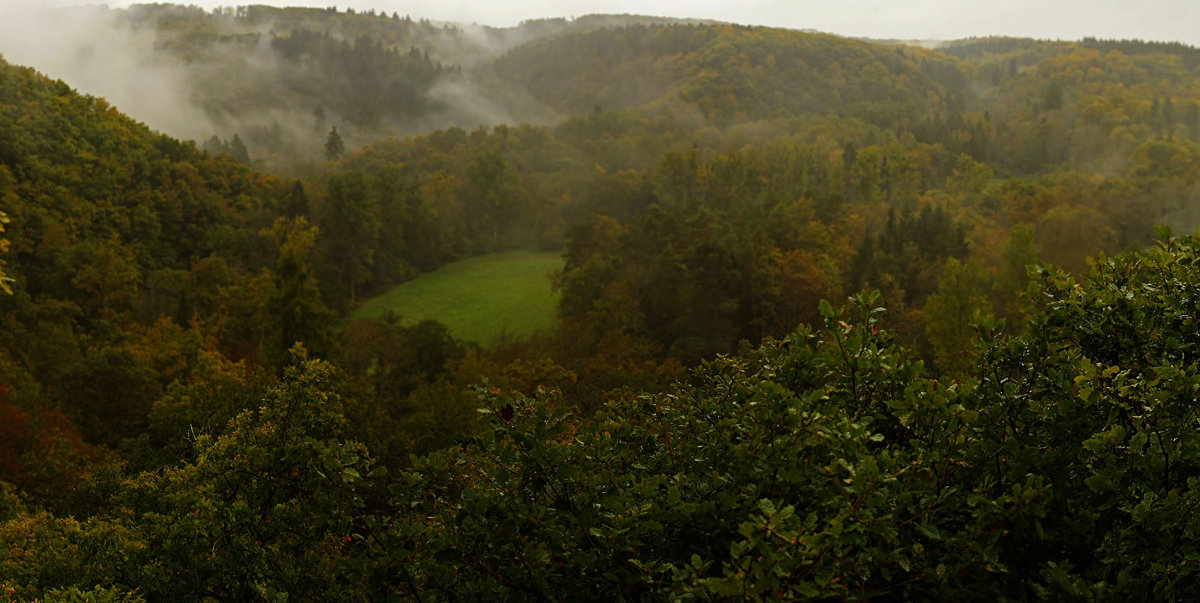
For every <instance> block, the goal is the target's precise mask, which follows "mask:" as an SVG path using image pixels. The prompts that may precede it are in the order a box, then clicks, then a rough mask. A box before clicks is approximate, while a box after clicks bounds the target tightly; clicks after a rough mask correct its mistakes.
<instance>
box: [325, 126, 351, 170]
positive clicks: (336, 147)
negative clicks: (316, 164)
mask: <svg viewBox="0 0 1200 603" xmlns="http://www.w3.org/2000/svg"><path fill="white" fill-rule="evenodd" d="M345 153H346V144H345V143H344V142H342V135H341V134H338V131H337V126H334V127H333V129H331V130H329V138H326V139H325V159H326V160H327V161H335V160H337V159H341V157H342V155H344V154H345Z"/></svg>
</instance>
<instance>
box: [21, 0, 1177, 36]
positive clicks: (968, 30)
mask: <svg viewBox="0 0 1200 603" xmlns="http://www.w3.org/2000/svg"><path fill="white" fill-rule="evenodd" d="M14 1H16V0H0V3H3V4H7V3H10V2H14ZM49 3H55V4H83V3H89V2H87V1H86V0H84V1H82V2H81V0H49V1H46V2H43V4H49ZM179 3H181V4H197V5H200V6H204V7H206V8H212V7H214V6H222V5H223V6H231V5H235V4H272V5H278V6H319V7H325V6H330V5H336V6H338V7H339V8H345V7H347V6H349V7H353V8H355V9H356V10H357V9H363V10H365V9H368V8H374V9H376V10H384V11H387V12H388V13H391V12H393V11H396V12H399V13H400V14H402V15H403V14H408V15H411V16H413V17H414V18H422V17H423V18H428V19H435V20H445V21H462V22H474V23H482V24H487V25H496V26H511V25H515V24H517V23H518V22H520V21H523V20H525V19H533V18H541V17H575V16H580V15H586V14H589V13H636V14H643V15H655V16H674V17H700V18H708V19H719V20H722V21H731V22H735V23H746V24H754V25H772V26H779V27H790V28H795V29H817V30H821V31H827V32H832V33H836V34H841V35H846V36H865V37H872V38H900V39H953V38H961V37H968V36H985V35H1010V36H1031V37H1036V38H1056V39H1079V38H1081V37H1084V36H1095V37H1100V38H1141V39H1147V40H1174V41H1181V42H1185V43H1188V44H1191V45H1197V46H1200V0H1144V1H1143V2H1135V1H1133V0H741V1H731V0H500V1H497V0H292V1H279V0H258V1H257V2H230V1H228V0H225V1H221V0H192V1H191V2H187V1H186V0H183V1H181V2H179ZM107 4H108V5H109V6H126V5H128V4H130V2H128V1H122V0H109V2H107Z"/></svg>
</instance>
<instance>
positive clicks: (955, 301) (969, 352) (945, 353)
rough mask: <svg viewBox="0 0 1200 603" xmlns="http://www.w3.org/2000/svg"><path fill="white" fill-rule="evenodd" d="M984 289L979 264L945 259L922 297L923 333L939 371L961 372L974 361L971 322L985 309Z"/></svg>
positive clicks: (983, 312)
mask: <svg viewBox="0 0 1200 603" xmlns="http://www.w3.org/2000/svg"><path fill="white" fill-rule="evenodd" d="M987 291H988V286H987V276H986V274H985V273H984V271H983V267H982V266H980V265H979V264H977V263H975V262H966V263H963V262H960V261H958V260H957V259H956V258H948V259H947V260H946V264H945V267H944V268H943V269H942V278H941V279H939V280H938V287H937V291H936V292H934V293H933V294H931V295H930V296H929V298H928V299H926V300H925V333H926V334H927V335H928V337H929V345H930V346H932V347H933V357H934V360H935V361H936V362H937V366H938V368H940V369H941V370H942V372H943V374H946V375H950V376H962V375H965V374H966V372H967V371H968V370H969V369H970V368H971V365H972V364H973V363H974V361H975V352H974V349H973V345H972V341H973V340H974V328H973V325H974V323H976V322H978V321H979V320H980V319H981V318H983V316H984V315H986V314H987V313H988V309H989V307H988V301H987Z"/></svg>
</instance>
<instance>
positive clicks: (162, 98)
mask: <svg viewBox="0 0 1200 603" xmlns="http://www.w3.org/2000/svg"><path fill="white" fill-rule="evenodd" d="M0 54H2V55H3V56H4V58H5V60H6V61H8V62H9V63H12V64H15V65H23V66H27V67H32V68H34V69H36V70H37V71H39V72H41V73H43V74H44V75H46V76H49V77H51V78H55V79H61V80H63V81H64V82H66V83H67V84H68V85H70V86H71V87H73V88H75V89H76V90H78V91H79V92H81V93H84V94H90V95H93V96H98V97H103V98H105V99H106V100H108V102H109V103H110V104H112V105H113V106H115V107H116V108H117V109H118V110H120V111H121V112H122V113H125V114H127V115H130V116H132V117H134V118H135V119H137V120H138V121H141V122H143V123H145V124H146V125H148V126H150V127H151V128H153V129H155V130H159V131H161V132H164V133H166V134H170V135H172V136H175V137H178V138H190V139H202V138H203V137H204V136H206V135H209V134H211V133H212V131H213V128H212V125H211V124H210V123H209V120H208V119H207V118H206V117H205V116H204V114H203V112H201V111H200V110H199V109H197V108H196V107H195V105H194V103H193V102H192V99H191V90H190V87H189V85H188V82H187V79H186V77H185V76H184V74H183V72H182V70H183V67H184V66H183V65H180V64H178V63H177V62H176V61H174V60H172V59H170V58H169V57H168V55H166V54H165V53H162V52H158V51H156V50H155V40H154V36H153V34H152V33H150V32H139V31H133V30H130V29H128V28H126V27H122V26H120V25H119V24H118V22H117V20H116V19H115V18H114V17H113V14H112V13H111V12H110V11H109V10H108V9H107V8H105V7H95V6H88V7H73V8H69V9H52V8H42V7H37V6H32V5H26V4H18V5H15V6H14V5H11V4H4V5H0Z"/></svg>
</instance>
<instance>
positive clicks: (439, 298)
mask: <svg viewBox="0 0 1200 603" xmlns="http://www.w3.org/2000/svg"><path fill="white" fill-rule="evenodd" d="M561 267H562V255H561V254H559V253H536V252H531V251H510V252H505V253H492V254H488V255H482V256H478V257H473V258H470V259H466V260H462V261H459V262H454V263H452V264H447V265H445V266H442V267H441V268H439V269H437V270H435V271H433V272H428V273H426V274H422V275H421V276H418V277H417V278H415V279H413V280H411V281H408V282H406V283H402V284H400V285H397V286H395V287H393V288H391V289H390V290H388V291H387V292H386V293H383V294H382V295H379V296H378V297H374V298H371V299H370V300H369V301H367V302H366V303H364V304H363V305H362V306H361V307H359V308H358V309H357V310H355V311H354V312H353V313H351V314H350V320H354V319H356V318H368V317H370V318H377V317H381V316H383V315H384V314H385V313H386V312H388V311H389V310H390V311H392V312H394V313H396V315H398V316H399V317H400V318H401V319H402V321H403V323H404V324H415V323H417V322H420V321H422V320H425V319H432V320H436V321H438V322H440V323H442V324H444V325H446V326H447V327H448V328H449V329H450V332H451V333H453V334H454V336H455V337H458V338H460V339H466V340H470V341H477V342H479V343H482V344H485V345H486V344H489V343H493V342H495V341H496V340H497V339H498V338H499V337H500V336H501V335H502V334H508V335H528V334H530V333H533V332H535V331H539V330H543V329H549V328H551V327H553V326H554V325H555V324H556V322H557V317H556V316H555V296H554V294H553V293H552V292H551V290H550V279H549V278H547V276H546V275H547V273H549V272H550V271H552V270H557V269H559V268H561Z"/></svg>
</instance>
